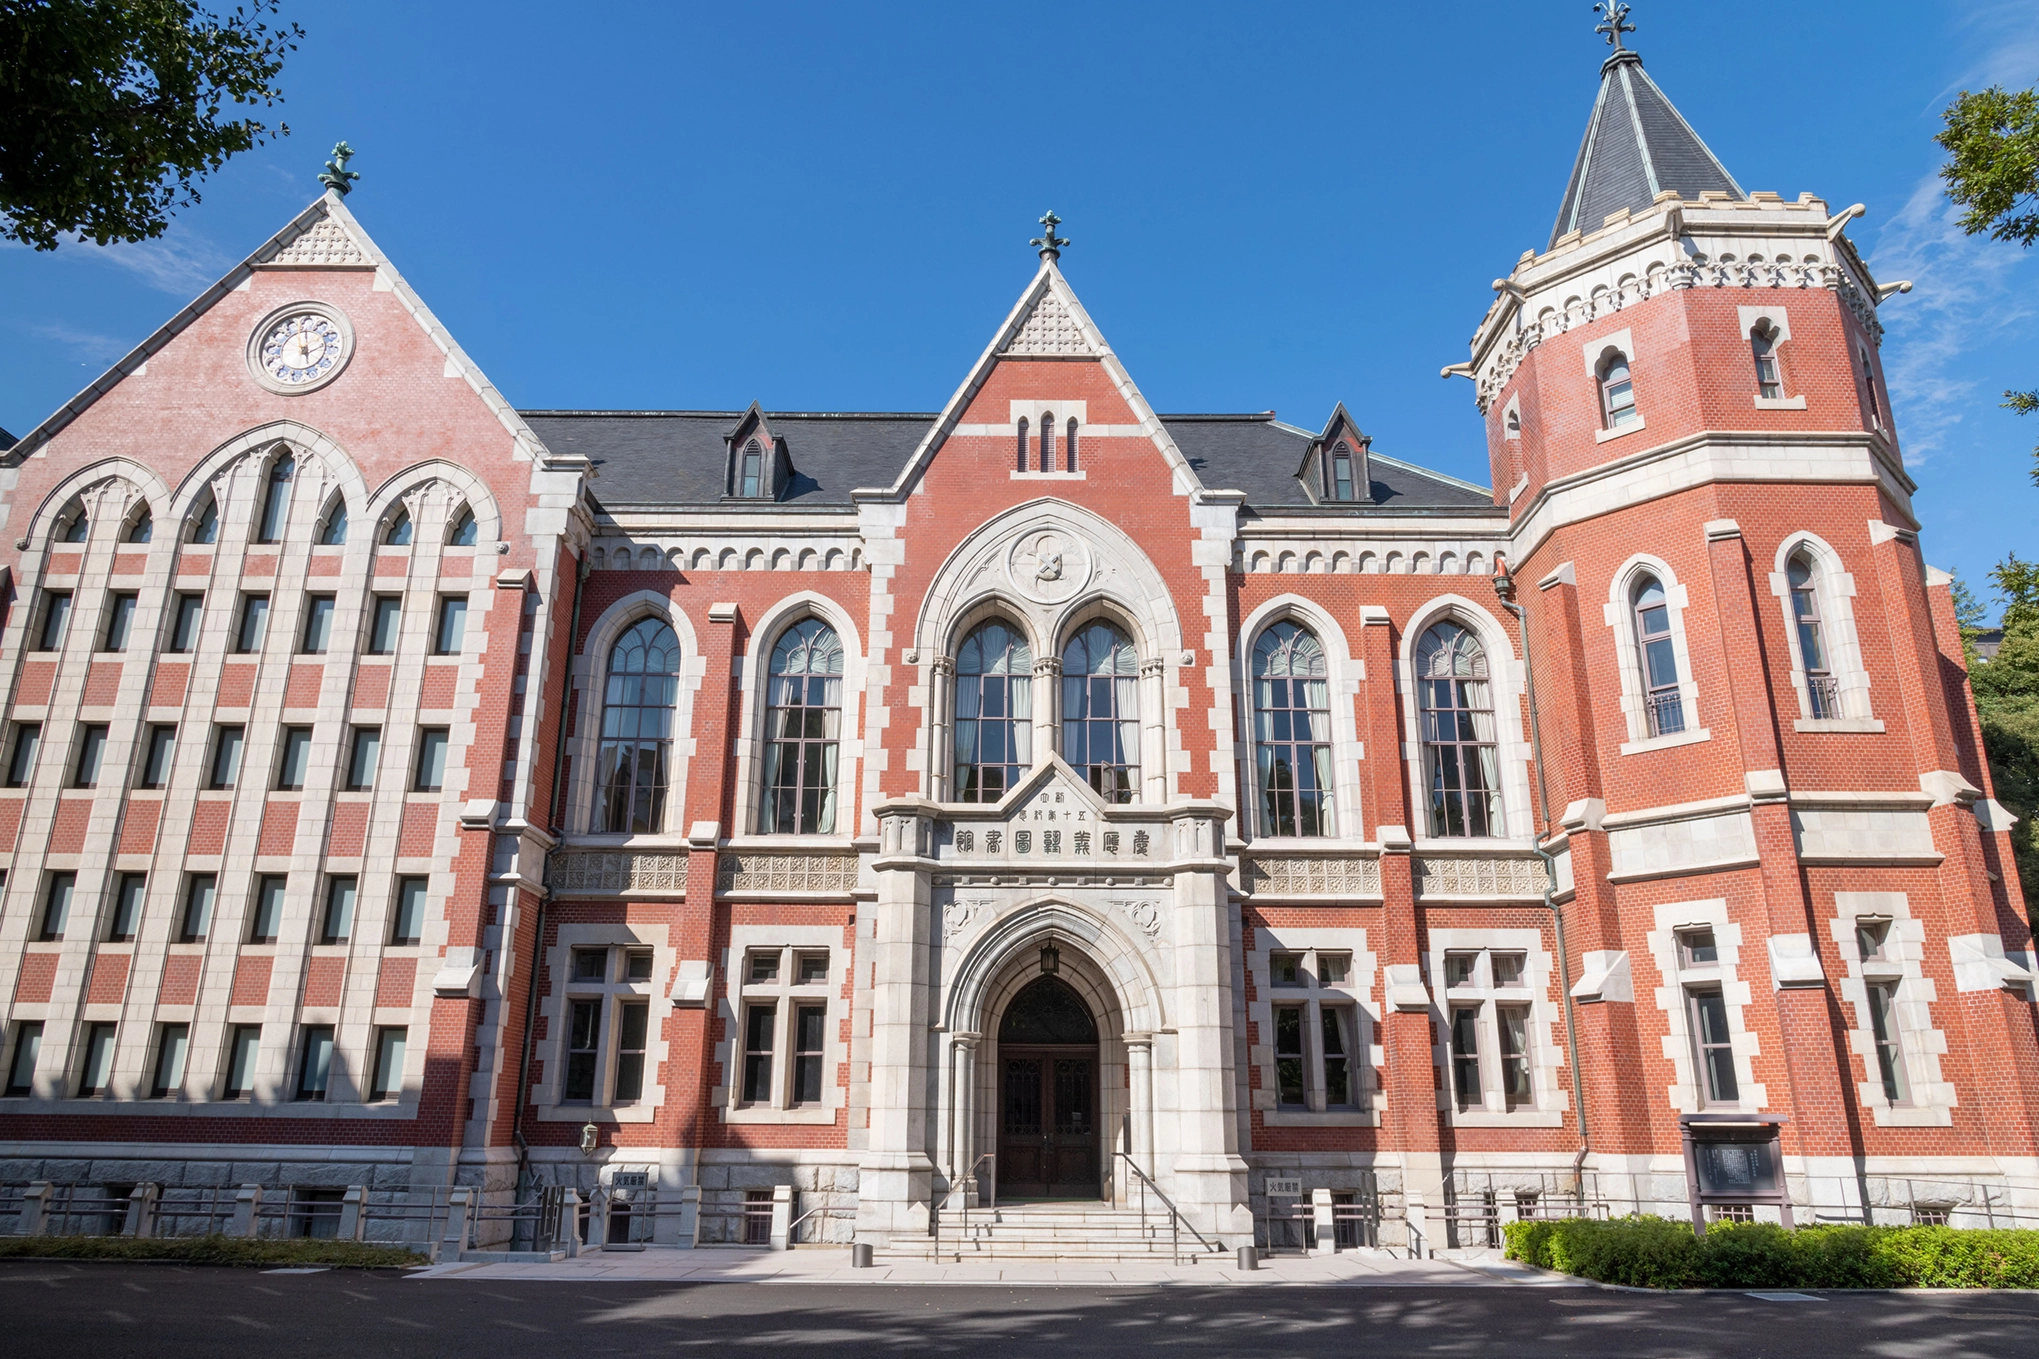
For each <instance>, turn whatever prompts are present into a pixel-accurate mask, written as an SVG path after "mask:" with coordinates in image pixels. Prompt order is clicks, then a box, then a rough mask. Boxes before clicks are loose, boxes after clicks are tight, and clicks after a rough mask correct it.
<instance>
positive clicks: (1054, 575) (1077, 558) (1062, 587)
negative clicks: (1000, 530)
mask: <svg viewBox="0 0 2039 1359" xmlns="http://www.w3.org/2000/svg"><path fill="white" fill-rule="evenodd" d="M1090 571H1091V560H1090V549H1089V548H1087V547H1085V546H1084V544H1083V542H1082V540H1081V539H1079V538H1077V537H1075V536H1074V535H1072V534H1069V533H1065V532H1063V531H1062V530H1060V529H1030V530H1029V531H1027V532H1026V533H1023V534H1021V535H1020V536H1019V538H1018V540H1017V541H1015V542H1014V543H1013V545H1012V549H1011V551H1010V552H1008V553H1007V554H1006V561H1005V573H1006V577H1007V578H1008V579H1009V580H1011V581H1012V586H1013V588H1014V589H1015V590H1018V591H1019V592H1020V593H1021V594H1023V595H1025V596H1026V597H1027V598H1028V599H1031V600H1033V601H1034V602H1035V603H1036V604H1059V603H1061V602H1062V601H1063V600H1065V599H1068V598H1069V597H1070V596H1071V595H1073V594H1075V593H1076V592H1077V591H1078V590H1081V589H1082V588H1083V587H1084V586H1085V585H1087V584H1089V583H1090Z"/></svg>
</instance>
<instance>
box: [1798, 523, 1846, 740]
mask: <svg viewBox="0 0 2039 1359" xmlns="http://www.w3.org/2000/svg"><path fill="white" fill-rule="evenodd" d="M1784 577H1785V580H1786V581H1787V582H1788V583H1789V584H1790V587H1791V625H1792V627H1793V628H1794V629H1795V630H1796V631H1797V633H1798V663H1799V664H1800V665H1801V666H1802V667H1804V669H1805V690H1806V698H1807V699H1808V700H1809V702H1810V704H1811V707H1812V715H1813V717H1814V718H1816V719H1821V720H1825V719H1830V718H1836V717H1839V716H1841V682H1840V680H1839V679H1838V678H1837V677H1836V676H1835V675H1834V666H1833V657H1832V656H1831V655H1830V654H1829V652H1828V649H1827V625H1826V618H1825V616H1824V615H1823V613H1822V612H1821V610H1820V592H1819V581H1818V577H1817V576H1816V574H1815V573H1814V571H1813V567H1812V562H1811V561H1810V560H1808V559H1807V557H1806V556H1805V554H1804V553H1802V552H1801V553H1799V554H1798V555H1797V556H1795V557H1793V558H1792V559H1791V563H1790V565H1788V566H1786V567H1785V568H1784Z"/></svg>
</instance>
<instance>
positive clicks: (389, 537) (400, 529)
mask: <svg viewBox="0 0 2039 1359" xmlns="http://www.w3.org/2000/svg"><path fill="white" fill-rule="evenodd" d="M382 541H383V545H384V546H385V547H409V546H410V545H411V512H410V511H409V510H408V509H399V510H398V511H397V512H396V514H395V516H394V517H393V518H391V520H390V521H389V527H388V528H386V529H384V530H383V532H382Z"/></svg>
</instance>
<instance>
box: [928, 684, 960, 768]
mask: <svg viewBox="0 0 2039 1359" xmlns="http://www.w3.org/2000/svg"><path fill="white" fill-rule="evenodd" d="M927 689H928V693H927V706H928V713H929V719H928V757H927V795H928V796H929V797H930V798H932V799H933V800H935V801H936V802H946V801H948V800H949V799H950V798H951V797H953V796H954V794H953V793H951V792H950V791H949V776H950V774H951V772H952V762H953V761H954V758H955V749H956V745H955V737H954V735H953V733H952V727H953V725H954V721H955V709H956V662H955V661H954V660H953V659H951V658H950V657H947V656H937V657H935V659H934V663H933V664H932V665H930V666H929V667H928V680H927Z"/></svg>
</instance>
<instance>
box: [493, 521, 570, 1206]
mask: <svg viewBox="0 0 2039 1359" xmlns="http://www.w3.org/2000/svg"><path fill="white" fill-rule="evenodd" d="M587 579H588V559H587V557H586V556H585V555H583V556H582V557H581V559H580V561H579V562H578V563H577V564H576V565H575V567H574V576H573V609H572V612H571V614H570V616H569V621H568V623H567V627H566V658H567V659H566V693H567V699H566V701H562V702H561V703H560V705H559V734H558V736H557V738H556V739H555V741H554V744H553V748H552V801H551V803H550V805H548V806H547V807H546V809H545V811H546V819H547V820H548V821H550V822H551V826H552V839H553V843H554V844H557V843H559V841H560V840H561V839H563V838H564V836H565V829H564V828H565V825H566V818H565V817H564V816H563V815H561V814H560V806H559V795H560V791H561V789H562V787H563V786H564V784H565V781H566V780H565V777H564V776H565V772H566V714H567V709H568V708H569V707H570V706H571V695H572V693H573V653H574V647H575V646H576V645H578V643H579V641H580V631H581V587H582V586H583V585H584V584H586V582H587ZM551 904H552V884H551V883H550V882H547V883H546V884H545V890H544V892H542V893H541V894H540V895H539V897H538V910H537V911H536V912H535V913H534V917H535V920H536V922H537V923H536V928H535V929H533V931H532V934H531V980H530V982H529V983H528V984H527V985H526V986H525V988H524V1042H523V1045H522V1046H523V1049H524V1050H523V1052H522V1054H521V1055H520V1056H519V1057H518V1059H517V1102H516V1104H515V1105H514V1106H512V1112H511V1114H510V1141H511V1142H512V1143H513V1144H514V1145H515V1146H516V1148H517V1190H516V1194H517V1197H519V1198H521V1197H522V1196H523V1194H524V1191H525V1190H526V1189H527V1188H528V1187H529V1181H530V1177H531V1144H530V1143H529V1142H527V1141H525V1140H524V1126H523V1125H524V1102H525V1101H526V1100H528V1099H529V1098H530V1097H531V1048H532V1046H533V1043H534V1041H535V1036H534V1034H533V1032H532V1018H533V1016H534V1015H536V1013H537V1011H538V963H539V959H540V956H541V955H542V954H543V953H544V951H545V908H546V907H547V906H550V905H551Z"/></svg>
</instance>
